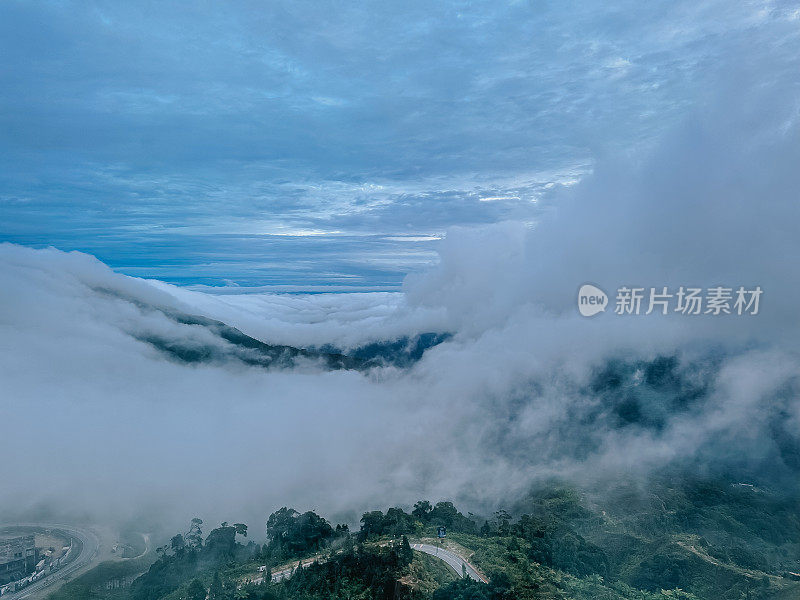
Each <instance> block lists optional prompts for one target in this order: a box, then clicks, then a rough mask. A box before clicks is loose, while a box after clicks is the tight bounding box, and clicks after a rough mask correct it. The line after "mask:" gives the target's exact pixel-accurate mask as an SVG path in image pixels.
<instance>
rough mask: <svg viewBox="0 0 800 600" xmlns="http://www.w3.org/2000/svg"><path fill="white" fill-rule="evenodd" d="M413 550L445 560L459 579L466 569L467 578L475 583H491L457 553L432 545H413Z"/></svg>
mask: <svg viewBox="0 0 800 600" xmlns="http://www.w3.org/2000/svg"><path fill="white" fill-rule="evenodd" d="M411 548H413V549H414V550H416V551H418V552H424V553H425V554H430V555H431V556H434V557H436V558H438V559H439V560H443V561H444V562H446V563H447V565H448V566H449V567H450V568H451V569H453V570H454V571H455V572H456V573H457V574H458V576H459V577H461V576H462V575H463V572H464V571H463V569H464V567H466V569H467V577H469V578H470V579H474V580H475V581H481V582H483V583H489V580H488V579H486V578H485V577H484V576H483V575H481V574H480V573H478V571H477V570H476V569H475V567H473V566H472V565H471V564H469V563H468V562H467V560H466V559H465V558H463V557H461V556H459V555H458V554H456V553H455V552H452V551H451V550H445V549H444V548H440V547H438V546H434V545H432V544H421V543H416V544H411Z"/></svg>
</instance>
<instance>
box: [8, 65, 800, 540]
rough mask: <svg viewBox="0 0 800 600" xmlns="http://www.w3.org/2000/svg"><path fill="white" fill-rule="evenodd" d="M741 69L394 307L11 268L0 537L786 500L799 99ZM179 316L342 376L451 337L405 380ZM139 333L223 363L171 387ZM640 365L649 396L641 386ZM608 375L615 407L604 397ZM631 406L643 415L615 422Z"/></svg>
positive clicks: (175, 374) (798, 259) (73, 260)
mask: <svg viewBox="0 0 800 600" xmlns="http://www.w3.org/2000/svg"><path fill="white" fill-rule="evenodd" d="M743 56H744V55H743ZM742 62H743V64H742V65H741V66H740V67H741V68H738V69H737V70H736V71H735V72H730V71H724V70H720V72H718V73H716V74H715V75H714V77H716V83H717V85H716V86H715V88H716V89H717V90H718V91H717V92H716V93H713V94H709V96H708V97H702V98H698V100H697V105H696V109H695V110H693V111H692V112H691V114H690V115H689V116H688V117H687V118H686V119H685V120H683V121H682V122H680V123H678V124H677V125H676V126H675V127H673V128H670V130H669V131H668V132H667V133H666V134H665V135H663V136H660V137H659V139H658V141H657V142H653V143H652V144H651V146H650V147H649V149H648V150H647V152H644V153H636V154H631V153H626V152H625V151H622V150H620V151H618V152H614V153H611V152H609V153H606V154H603V155H601V156H600V157H599V158H598V160H597V163H596V164H595V166H594V169H593V172H592V174H591V175H588V176H586V177H585V178H584V179H583V180H582V181H581V182H580V183H579V184H577V185H571V186H557V188H556V189H554V190H553V191H552V193H551V194H549V195H548V196H546V197H543V198H542V199H541V201H542V203H543V207H542V208H543V210H542V212H541V218H539V219H538V220H536V221H535V222H530V221H526V222H511V221H509V222H504V223H500V224H496V225H491V226H482V227H478V228H464V227H461V228H452V229H450V230H448V232H447V236H446V238H445V239H444V240H443V241H442V242H441V244H440V245H439V246H438V254H439V262H438V264H437V265H436V266H434V267H432V268H430V269H428V270H425V271H423V272H420V273H415V274H412V275H409V276H408V277H407V278H406V279H405V282H404V284H403V289H402V291H401V292H397V293H387V292H376V293H359V294H314V295H303V294H296V295H280V294H265V293H252V294H247V293H241V290H234V289H230V290H225V289H217V290H214V291H213V293H212V292H210V291H209V290H205V291H204V290H202V289H200V288H197V289H190V288H180V287H175V286H172V285H169V284H167V283H164V282H159V281H151V280H145V279H138V278H133V277H128V276H125V275H121V274H119V273H115V272H114V271H113V270H111V269H110V268H109V267H107V266H106V265H104V264H103V263H101V262H100V261H99V260H97V259H95V258H93V257H91V256H88V255H86V254H81V253H77V252H68V253H67V252H61V251H59V250H57V249H54V248H50V249H39V250H34V249H31V248H26V247H22V246H18V245H12V244H3V245H1V246H0V290H2V291H0V394H1V396H2V401H0V422H2V424H3V428H2V429H3V432H2V435H0V455H2V456H5V457H13V460H4V461H2V463H0V464H1V465H2V466H0V481H2V482H3V485H2V486H1V487H0V507H2V515H1V516H2V517H3V518H4V519H9V520H10V519H12V518H13V519H24V518H28V517H30V516H31V515H40V514H47V515H49V516H50V518H53V519H56V518H67V517H71V518H90V519H93V520H96V521H104V520H105V521H109V522H121V521H124V520H130V519H137V518H143V517H144V516H145V515H148V518H150V520H151V522H155V521H157V522H159V524H162V525H166V526H179V524H181V523H183V522H184V521H186V520H188V518H190V517H192V516H195V515H201V516H203V518H208V519H210V520H211V521H214V520H215V519H216V520H219V521H221V520H233V519H242V520H246V521H247V522H249V523H251V525H252V526H253V527H254V531H259V530H260V526H261V525H262V523H263V521H264V519H265V518H266V516H267V515H268V514H269V513H270V512H271V511H272V510H274V509H276V508H277V507H280V506H284V505H289V506H296V507H298V508H300V509H314V510H317V511H319V512H321V513H324V514H327V515H335V516H336V517H337V518H340V519H342V520H350V521H351V522H355V521H357V519H358V515H359V514H360V511H362V510H365V509H368V508H373V507H386V506H389V505H397V504H405V505H408V504H410V503H413V502H414V501H415V500H417V499H419V498H422V497H425V498H430V499H432V500H440V499H445V498H447V499H454V500H456V501H457V502H460V503H462V506H464V508H465V509H468V510H473V511H475V512H478V511H489V510H492V509H494V508H496V507H497V506H501V505H508V504H509V503H511V502H513V501H514V500H515V499H517V498H519V497H520V496H521V495H523V494H524V493H525V492H526V491H527V490H528V489H530V487H531V485H533V484H534V483H535V482H537V481H542V480H546V479H549V478H559V479H562V480H566V481H570V482H573V483H575V484H578V485H586V486H591V485H595V484H597V483H598V482H600V481H607V480H613V479H615V478H645V477H646V476H647V475H648V474H650V473H653V472H655V471H657V470H658V469H662V468H665V467H668V466H670V465H681V466H682V468H688V469H692V470H695V471H697V472H704V473H708V472H713V471H714V470H715V469H720V470H721V469H733V470H734V471H735V472H740V473H742V475H743V476H745V477H753V476H756V475H758V476H760V477H763V478H768V479H769V480H770V481H771V482H772V483H773V484H774V485H786V486H790V485H791V483H790V482H791V481H792V480H795V481H796V475H797V472H798V470H800V460H798V457H800V437H799V436H798V432H800V390H799V386H800V383H799V382H800V379H798V378H799V377H800V367H799V366H798V365H800V363H799V362H798V356H797V353H798V346H797V340H798V331H797V322H798V320H797V298H798V297H800V296H798V294H800V269H798V264H800V242H798V238H797V228H798V224H800V207H799V206H798V202H797V197H796V190H797V189H800V170H798V169H797V165H798V164H800V124H799V123H798V116H799V113H798V107H797V103H796V102H795V101H794V98H796V97H797V91H798V90H797V82H796V78H794V77H791V76H790V75H789V74H786V73H784V72H781V71H777V72H776V73H775V74H774V76H773V77H772V78H771V79H770V80H769V81H766V82H764V80H763V79H759V82H760V83H759V84H758V85H756V84H755V81H756V78H755V76H754V73H755V72H756V71H757V65H758V56H757V55H755V56H751V57H750V58H749V59H743V61H742ZM719 90H722V91H721V92H720V91H719ZM731 90H735V93H733V92H731ZM731 173H733V174H735V176H734V177H733V178H731V177H730V174H731ZM585 282H593V283H596V284H597V285H599V286H600V287H601V288H603V289H604V290H605V291H606V292H608V293H609V295H611V294H613V292H614V291H615V290H616V289H617V288H618V287H620V286H622V285H629V286H630V285H638V286H642V287H650V286H653V287H661V286H670V287H671V288H675V287H677V286H680V285H687V286H692V285H696V286H701V287H711V286H716V285H727V286H730V287H737V286H739V285H744V286H745V287H748V288H752V287H754V286H756V285H759V286H761V287H762V288H763V290H764V296H763V298H762V304H761V311H760V313H759V314H758V315H755V316H749V315H743V316H736V315H724V316H720V317H713V316H707V315H701V316H695V317H687V316H682V315H675V314H673V315H668V316H663V315H658V314H654V315H648V316H644V315H640V316H628V317H620V316H617V315H614V314H613V311H611V310H609V311H606V313H604V314H601V315H599V316H598V317H596V318H592V319H585V318H583V317H581V316H580V315H579V314H578V313H577V310H576V306H575V301H576V298H575V296H576V292H577V289H578V287H579V286H580V285H581V284H582V283H585ZM171 313H180V314H186V315H200V316H205V317H208V318H211V319H215V320H218V321H222V322H224V323H226V324H227V325H230V326H232V327H236V328H238V329H239V330H241V331H242V332H243V333H245V334H246V335H249V336H251V337H253V338H256V339H258V340H261V341H263V342H266V343H270V344H284V345H289V346H295V347H298V348H320V347H323V346H326V345H327V346H331V347H335V348H338V349H340V350H341V351H342V352H348V351H352V350H353V349H357V348H359V347H360V346H363V345H365V344H368V343H371V342H375V341H387V340H388V341H391V340H396V339H398V338H402V337H404V336H407V337H411V338H413V337H414V336H416V335H419V334H421V333H426V332H435V333H443V334H445V333H446V334H451V337H449V338H448V339H447V340H446V341H445V342H443V343H441V344H439V345H437V346H435V347H433V348H430V349H429V350H427V351H426V352H425V354H424V355H423V357H422V359H421V360H419V361H418V362H416V363H415V364H414V365H412V366H410V367H408V368H397V367H393V366H390V365H386V366H377V367H372V368H370V369H368V370H362V371H359V370H328V369H326V368H325V367H324V366H323V365H321V364H319V363H317V362H315V361H313V360H309V361H305V362H301V363H298V364H295V365H293V366H292V367H291V368H273V369H265V368H260V367H256V366H251V365H247V364H244V363H242V362H241V361H237V360H234V359H230V360H227V359H225V356H227V355H228V354H227V353H228V350H229V348H227V347H226V345H225V344H224V343H222V342H220V341H219V340H217V339H214V338H213V336H211V335H210V334H209V333H208V331H207V330H205V329H204V328H202V327H200V326H195V325H187V324H185V323H179V322H176V321H175V320H173V319H170V318H169V314H171ZM152 335H158V336H159V337H160V338H165V339H172V340H180V341H181V343H183V344H185V345H189V346H191V345H196V346H203V347H205V346H208V345H214V346H215V347H217V348H218V350H219V353H220V356H221V357H222V358H221V359H220V360H216V361H213V362H207V363H206V362H200V363H197V364H186V363H182V362H180V361H176V360H174V359H173V358H171V357H169V356H167V355H165V354H164V352H162V351H160V350H159V349H158V348H156V347H154V346H153V345H152V344H150V343H148V342H147V341H146V340H147V339H148V337H149V336H152ZM658 361H662V362H661V363H659V362H658ZM663 361H667V362H666V363H664V362H663ZM653 364H656V365H658V364H661V365H664V364H665V365H667V366H666V367H665V368H666V369H667V372H668V374H669V378H668V379H669V381H667V383H665V382H664V380H660V379H658V377H655V376H654V379H653V381H651V382H649V383H648V379H647V377H648V375H647V373H648V368H651V367H652V365H653ZM609 369H612V370H613V369H616V371H615V373H616V375H615V376H617V375H618V376H619V378H621V379H622V380H623V381H624V385H623V387H624V388H625V392H624V394H623V393H622V392H619V393H617V392H613V391H609V389H608V387H607V386H606V387H604V384H603V378H604V377H606V376H607V375H608V373H609ZM684 392H686V394H684ZM689 392H691V393H689ZM631 394H632V395H633V397H635V404H636V418H630V417H629V416H626V415H627V414H628V413H625V412H624V411H621V408H620V406H621V403H622V402H623V401H625V402H630V398H631ZM681 394H683V396H681ZM687 394H688V395H687ZM678 396H681V397H688V398H690V400H687V401H685V402H683V403H681V404H680V405H677V404H674V399H675V398H676V397H678ZM19 507H24V508H19ZM153 515H157V517H156V518H155V519H153V518H152V517H153Z"/></svg>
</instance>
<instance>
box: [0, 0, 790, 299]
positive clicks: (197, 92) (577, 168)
mask: <svg viewBox="0 0 800 600" xmlns="http://www.w3.org/2000/svg"><path fill="white" fill-rule="evenodd" d="M798 15H800V11H797V7H796V5H795V6H792V5H791V4H783V3H779V2H742V3H739V2H737V3H732V2H728V1H724V2H696V1H691V2H647V3H642V2H624V3H623V2H621V3H609V2H597V3H578V4H573V3H558V2H552V3H547V2H542V3H540V2H512V3H501V2H486V3H480V2H455V3H451V2H437V3H430V2H402V3H388V2H374V3H373V2H364V3H338V2H297V1H293V2H233V3H211V2H201V3H196V2H193V3H160V2H152V3H151V2H131V1H127V2H75V3H73V2H56V1H52V2H28V1H24V2H23V1H20V2H17V1H13V0H6V1H4V2H3V3H2V4H0V57H2V62H1V63H0V240H3V241H12V242H16V243H21V244H26V245H32V246H42V245H54V246H56V247H58V248H61V249H65V250H72V249H78V250H83V251H86V252H90V253H92V254H95V255H97V256H98V257H99V258H100V259H101V260H103V261H105V262H107V263H108V264H110V265H111V266H112V267H114V268H116V269H118V270H120V271H122V272H125V273H129V274H133V275H139V276H147V277H157V278H160V279H164V280H167V281H171V282H176V283H185V284H191V283H206V284H225V283H231V282H232V283H236V284H240V285H296V286H300V287H303V286H306V287H309V286H316V285H346V286H353V287H360V288H393V287H397V286H398V285H399V283H400V282H401V280H402V277H403V275H404V274H405V273H407V272H409V271H413V270H417V269H420V268H422V267H424V266H425V265H427V264H430V263H431V262H432V261H434V260H435V258H436V254H435V249H436V245H437V240H438V238H440V237H441V236H442V235H443V234H444V233H445V232H446V231H447V229H448V228H450V227H453V226H480V225H484V224H490V223H495V222H498V221H504V220H519V221H525V222H531V223H532V222H535V221H536V219H537V218H538V216H539V215H541V214H542V211H545V210H549V207H551V206H557V203H558V197H559V193H560V192H561V191H563V190H565V189H569V188H570V186H572V185H573V184H574V183H575V182H577V181H579V180H580V179H581V177H582V176H584V175H585V174H587V173H589V172H591V169H592V166H593V165H594V164H596V162H597V161H598V160H603V159H604V158H606V157H609V156H636V154H637V153H638V152H640V151H643V150H644V149H646V148H647V147H648V145H649V144H650V143H652V141H653V140H655V139H657V138H658V136H659V134H660V132H662V131H664V130H665V129H666V128H668V127H669V126H670V125H671V124H673V123H674V122H675V121H676V120H678V119H680V118H681V116H682V115H684V114H685V113H686V111H687V110H689V109H690V108H691V107H693V106H695V105H697V104H698V103H702V102H703V101H704V98H705V97H706V95H707V94H709V89H713V88H714V87H715V85H716V81H717V77H718V71H719V67H720V65H721V64H724V63H725V62H726V61H727V60H728V57H730V56H732V55H734V56H738V55H741V53H742V49H743V48H747V46H748V44H751V43H753V42H754V40H757V41H758V43H759V44H762V45H763V44H764V43H768V44H773V45H774V52H775V57H776V65H778V66H779V64H780V57H781V56H783V55H785V56H787V57H791V56H795V55H796V54H797V51H796V48H794V47H788V46H787V45H786V44H782V41H783V40H785V39H792V40H796V38H793V37H786V38H785V37H784V34H785V35H787V36H788V35H789V34H787V33H786V32H787V30H791V31H795V32H796V29H797V26H798V23H800V21H798Z"/></svg>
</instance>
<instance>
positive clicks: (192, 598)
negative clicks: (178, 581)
mask: <svg viewBox="0 0 800 600" xmlns="http://www.w3.org/2000/svg"><path fill="white" fill-rule="evenodd" d="M186 598H187V600H206V588H205V587H204V586H203V583H202V582H201V581H200V580H199V579H193V580H192V582H191V583H190V584H189V587H188V588H187V590H186Z"/></svg>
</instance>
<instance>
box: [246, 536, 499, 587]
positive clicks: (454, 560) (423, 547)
mask: <svg viewBox="0 0 800 600" xmlns="http://www.w3.org/2000/svg"><path fill="white" fill-rule="evenodd" d="M411 548H412V550H416V551H417V552H424V553H425V554H430V555H431V556H433V557H434V558H438V559H439V560H442V561H444V562H445V564H447V566H449V567H450V568H451V569H453V570H454V571H455V572H456V575H458V576H459V577H462V576H463V569H464V567H466V570H467V577H469V578H470V579H474V580H475V581H480V582H482V583H489V580H488V579H486V577H484V576H483V575H481V574H480V573H479V572H478V570H477V569H476V568H475V567H473V566H472V565H471V564H470V563H469V562H468V561H467V559H465V558H463V557H462V556H460V555H458V554H456V553H455V552H453V551H451V550H445V549H444V548H440V547H437V546H434V545H432V544H422V543H419V542H418V543H413V544H411ZM318 558H319V557H318V556H315V557H313V558H308V559H306V560H304V561H302V567H303V568H305V567H307V566H308V565H310V564H312V563H313V562H314V561H315V560H317V559H318ZM462 565H463V566H462ZM296 570H297V565H294V566H292V567H289V568H284V569H281V570H280V571H274V572H273V573H272V581H273V582H278V581H282V580H284V579H288V578H289V577H291V576H292V575H293V574H294V572H295V571H296ZM262 581H264V577H263V576H262V577H257V578H255V579H253V580H251V583H256V584H258V583H261V582H262Z"/></svg>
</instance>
